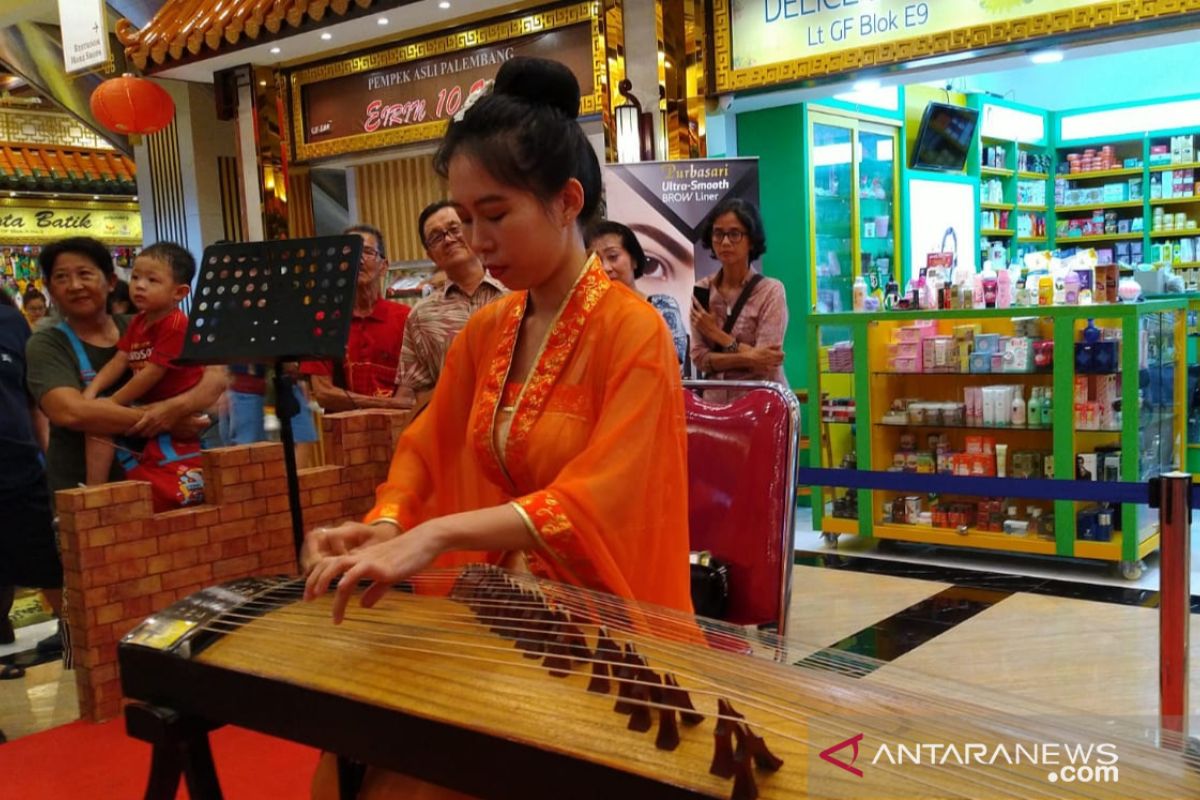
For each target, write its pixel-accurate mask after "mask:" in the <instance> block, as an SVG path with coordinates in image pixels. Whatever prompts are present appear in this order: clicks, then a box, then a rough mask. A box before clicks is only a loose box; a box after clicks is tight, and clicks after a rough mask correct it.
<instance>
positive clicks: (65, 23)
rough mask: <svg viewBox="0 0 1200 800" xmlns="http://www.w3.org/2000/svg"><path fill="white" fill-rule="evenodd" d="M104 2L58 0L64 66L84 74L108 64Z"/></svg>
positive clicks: (99, 0)
mask: <svg viewBox="0 0 1200 800" xmlns="http://www.w3.org/2000/svg"><path fill="white" fill-rule="evenodd" d="M104 11H105V7H104V0H58V20H59V28H60V30H61V33H62V50H63V64H64V65H65V67H66V70H67V72H81V71H83V70H86V69H92V68H93V67H99V66H101V65H103V64H106V63H108V23H107V22H106V21H105V18H104Z"/></svg>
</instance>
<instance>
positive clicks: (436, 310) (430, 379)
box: [396, 200, 507, 416]
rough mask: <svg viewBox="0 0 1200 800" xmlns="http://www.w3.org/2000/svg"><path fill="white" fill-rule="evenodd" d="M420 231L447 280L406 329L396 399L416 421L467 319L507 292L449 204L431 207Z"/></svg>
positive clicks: (415, 311) (422, 303)
mask: <svg viewBox="0 0 1200 800" xmlns="http://www.w3.org/2000/svg"><path fill="white" fill-rule="evenodd" d="M417 230H418V232H419V233H420V235H421V241H422V242H423V243H424V244H425V252H427V253H428V254H429V258H430V259H431V260H432V261H433V263H434V264H435V265H436V266H437V268H438V269H439V270H441V271H442V272H444V273H445V274H446V282H445V284H444V285H442V286H441V287H439V288H437V289H434V290H433V292H432V293H431V294H430V295H429V296H428V297H426V298H424V299H423V300H421V301H420V302H419V303H417V304H416V306H414V307H413V311H412V315H411V316H409V318H408V326H407V328H406V329H405V334H404V346H403V348H402V349H401V352H400V367H399V369H398V370H396V399H397V400H398V401H399V402H401V403H403V404H404V407H405V408H409V409H412V412H413V415H414V416H415V415H416V414H417V413H419V412H420V410H421V409H422V408H424V407H425V404H426V403H427V402H429V397H430V395H432V394H433V387H434V386H436V385H437V381H438V376H440V375H441V373H442V365H443V364H444V363H445V362H446V353H447V352H449V350H450V343H451V342H452V341H454V337H455V336H456V335H458V332H459V331H460V330H462V329H463V327H464V326H465V325H466V324H467V319H468V318H469V317H470V316H471V315H472V314H474V313H475V312H476V311H478V310H479V309H481V308H483V307H484V306H485V305H487V304H488V303H490V302H492V301H493V300H495V299H496V298H497V297H500V296H501V295H503V294H504V293H505V292H506V291H507V290H506V289H505V288H504V285H503V284H501V283H500V282H499V281H497V280H495V279H494V278H492V277H491V276H490V275H488V274H487V272H486V271H485V270H484V268H483V264H482V263H481V262H480V260H479V257H478V256H476V255H475V253H474V252H473V251H472V250H471V246H470V245H469V244H467V240H466V234H465V233H464V232H463V227H462V222H461V221H460V220H459V218H458V212H457V211H455V209H454V206H453V205H451V204H450V203H449V202H448V201H444V200H443V201H440V202H437V203H433V204H431V205H429V206H427V207H426V208H425V210H423V211H422V212H421V216H420V217H419V218H418V220H417Z"/></svg>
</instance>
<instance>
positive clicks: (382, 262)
mask: <svg viewBox="0 0 1200 800" xmlns="http://www.w3.org/2000/svg"><path fill="white" fill-rule="evenodd" d="M344 233H346V234H355V235H357V236H359V237H361V238H362V240H363V248H362V261H361V262H360V264H359V268H358V284H357V285H356V286H355V294H354V315H353V318H352V319H351V320H350V336H349V338H348V340H347V341H346V357H345V358H344V359H341V360H340V361H339V362H333V361H307V362H305V363H304V364H303V365H302V366H301V372H303V373H304V374H305V375H307V376H308V377H309V380H310V382H311V384H312V392H313V397H315V398H316V400H317V402H318V403H320V405H321V408H323V409H325V410H326V411H330V412H335V411H352V410H354V409H356V408H404V407H405V406H403V405H401V403H400V402H399V401H398V400H396V399H395V398H394V397H393V396H392V395H393V393H394V391H395V382H396V365H397V364H398V363H399V362H400V348H401V344H402V342H403V341H404V325H405V323H406V322H407V321H408V315H409V313H410V312H411V311H412V309H411V308H409V307H408V306H406V305H402V304H400V303H393V302H391V301H390V300H385V299H383V284H382V278H383V273H384V271H385V270H386V269H387V255H386V252H385V250H384V242H383V234H382V233H381V232H380V231H379V230H378V229H377V228H373V227H371V226H370V225H353V226H351V227H349V228H347V229H346V230H345V231H344Z"/></svg>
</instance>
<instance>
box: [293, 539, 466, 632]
mask: <svg viewBox="0 0 1200 800" xmlns="http://www.w3.org/2000/svg"><path fill="white" fill-rule="evenodd" d="M441 541H442V537H441V535H440V531H439V529H438V528H437V527H436V524H435V523H433V522H427V523H424V524H422V525H418V526H417V527H415V528H413V529H411V530H409V531H407V532H405V533H403V534H401V535H400V536H397V537H396V538H394V539H389V540H388V541H386V542H380V543H379V544H373V545H370V546H368V547H364V548H362V549H361V550H358V551H356V552H353V553H348V554H346V555H341V556H329V557H326V558H324V559H322V560H321V561H319V562H317V564H316V565H314V566H313V568H312V571H311V572H309V574H308V582H307V585H306V586H305V591H304V595H305V597H317V596H319V595H322V594H325V592H326V591H328V590H329V584H330V583H332V582H333V579H334V578H336V577H338V576H339V575H340V576H341V581H340V582H339V583H338V588H337V590H336V591H335V593H334V599H333V621H334V623H335V624H336V623H340V622H341V621H342V620H343V619H344V618H345V616H346V605H347V604H348V603H349V602H350V596H351V595H352V594H353V593H354V591H355V589H356V588H357V587H358V582H359V581H361V580H368V581H371V585H370V586H369V587H367V590H366V591H365V592H364V593H363V596H362V600H361V604H362V606H363V608H370V607H371V606H373V605H375V604H376V603H378V602H379V600H380V599H381V598H382V597H383V596H384V595H385V594H387V593H388V591H390V590H391V588H392V585H393V584H395V583H397V582H399V581H402V580H404V579H405V578H407V577H409V576H411V575H414V574H416V573H418V572H420V571H421V570H423V569H425V568H426V567H428V566H429V565H430V564H432V563H433V560H434V559H435V558H437V557H438V556H439V555H441V554H442V552H443V551H444V550H445V549H446V548H445V547H444V546H443V545H442V544H441Z"/></svg>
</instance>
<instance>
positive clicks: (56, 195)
mask: <svg viewBox="0 0 1200 800" xmlns="http://www.w3.org/2000/svg"><path fill="white" fill-rule="evenodd" d="M50 196H51V197H58V193H57V192H56V193H54V194H52V195H50Z"/></svg>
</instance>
